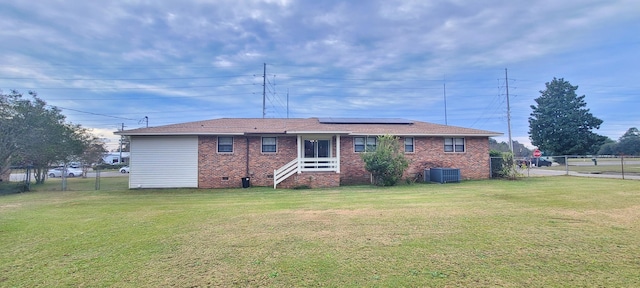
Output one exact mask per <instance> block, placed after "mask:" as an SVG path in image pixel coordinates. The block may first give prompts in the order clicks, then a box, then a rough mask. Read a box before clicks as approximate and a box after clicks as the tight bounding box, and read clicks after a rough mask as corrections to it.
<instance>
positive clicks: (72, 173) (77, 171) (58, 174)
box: [47, 167, 82, 178]
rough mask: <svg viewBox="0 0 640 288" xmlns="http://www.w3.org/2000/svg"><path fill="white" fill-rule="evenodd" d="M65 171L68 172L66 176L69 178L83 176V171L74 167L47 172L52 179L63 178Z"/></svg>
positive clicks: (57, 168)
mask: <svg viewBox="0 0 640 288" xmlns="http://www.w3.org/2000/svg"><path fill="white" fill-rule="evenodd" d="M63 171H66V172H65V175H66V176H67V177H76V176H82V169H80V168H73V167H67V168H66V169H65V168H64V167H56V168H53V169H49V171H47V175H49V177H50V178H54V177H62V173H63Z"/></svg>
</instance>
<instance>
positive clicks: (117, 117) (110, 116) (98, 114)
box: [47, 105, 136, 121]
mask: <svg viewBox="0 0 640 288" xmlns="http://www.w3.org/2000/svg"><path fill="white" fill-rule="evenodd" d="M47 106H49V107H55V108H60V109H63V110H70V111H75V112H80V113H84V114H90V115H96V116H103V117H109V118H116V119H125V120H132V121H136V119H131V118H125V117H119V116H112V115H106V114H100V113H94V112H87V111H82V110H77V109H71V108H65V107H60V106H54V105H47Z"/></svg>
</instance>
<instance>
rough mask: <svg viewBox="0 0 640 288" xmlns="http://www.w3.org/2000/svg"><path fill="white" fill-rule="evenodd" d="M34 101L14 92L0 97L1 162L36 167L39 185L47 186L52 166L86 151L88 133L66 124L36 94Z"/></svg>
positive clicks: (78, 127)
mask: <svg viewBox="0 0 640 288" xmlns="http://www.w3.org/2000/svg"><path fill="white" fill-rule="evenodd" d="M29 95H30V96H31V99H24V98H23V97H22V94H20V93H18V92H16V91H11V93H10V94H8V95H1V96H0V99H2V100H0V119H1V120H0V121H2V122H1V123H0V124H2V125H0V127H1V128H0V129H1V132H2V134H1V135H0V145H2V146H1V147H0V151H2V152H0V161H2V162H0V163H1V164H3V171H4V170H5V169H7V168H6V167H8V165H9V163H22V164H24V165H30V166H32V167H33V171H34V175H35V180H36V184H41V183H44V181H45V179H46V172H47V170H48V168H49V167H50V166H52V165H58V164H62V163H68V162H70V161H71V160H73V159H75V158H77V157H79V156H80V155H81V154H82V153H83V151H84V150H85V148H86V145H87V141H86V139H88V137H89V136H88V134H89V133H88V131H87V130H86V129H84V128H82V127H81V126H80V125H74V124H71V123H67V122H66V121H65V119H66V117H65V116H64V115H62V113H61V111H60V110H59V109H58V108H56V107H51V106H49V105H47V103H46V102H45V101H43V100H42V99H40V98H38V96H37V94H36V93H35V92H29Z"/></svg>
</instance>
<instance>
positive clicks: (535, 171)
mask: <svg viewBox="0 0 640 288" xmlns="http://www.w3.org/2000/svg"><path fill="white" fill-rule="evenodd" d="M518 172H519V173H521V174H522V175H524V176H526V177H543V176H561V175H567V171H561V170H547V169H544V168H537V167H533V168H530V169H522V170H518ZM569 175H570V176H579V177H591V178H614V179H622V175H616V174H591V173H578V172H575V171H569ZM624 179H633V180H640V176H637V175H628V174H625V175H624Z"/></svg>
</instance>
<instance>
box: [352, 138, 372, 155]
mask: <svg viewBox="0 0 640 288" xmlns="http://www.w3.org/2000/svg"><path fill="white" fill-rule="evenodd" d="M376 140H377V137H353V148H354V149H353V151H355V152H365V150H366V151H376Z"/></svg>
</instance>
